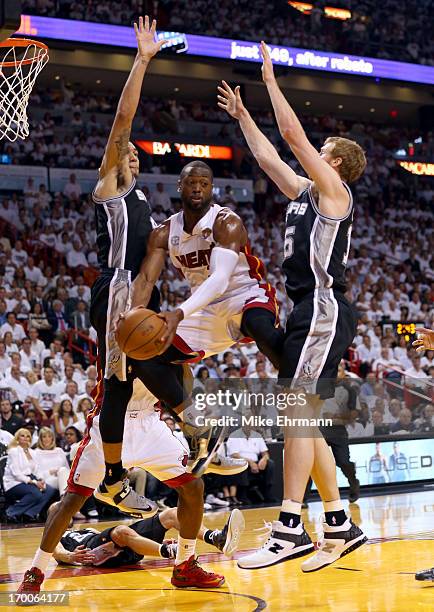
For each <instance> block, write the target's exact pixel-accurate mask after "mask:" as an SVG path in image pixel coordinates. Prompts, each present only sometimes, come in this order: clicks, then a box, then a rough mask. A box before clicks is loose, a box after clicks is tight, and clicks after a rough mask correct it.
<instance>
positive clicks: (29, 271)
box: [24, 257, 44, 285]
mask: <svg viewBox="0 0 434 612" xmlns="http://www.w3.org/2000/svg"><path fill="white" fill-rule="evenodd" d="M24 274H25V275H26V278H27V279H28V280H29V281H31V282H32V283H34V284H36V285H38V284H41V283H43V281H44V275H43V274H42V272H41V270H40V269H39V268H37V267H36V266H35V260H34V259H33V257H29V258H28V260H27V265H26V266H25V267H24Z"/></svg>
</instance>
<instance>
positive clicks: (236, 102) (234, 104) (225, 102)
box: [217, 81, 245, 119]
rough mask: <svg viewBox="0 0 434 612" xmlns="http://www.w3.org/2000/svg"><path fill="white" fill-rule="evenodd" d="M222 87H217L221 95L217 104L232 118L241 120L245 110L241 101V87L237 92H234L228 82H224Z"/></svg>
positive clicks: (237, 87) (236, 88)
mask: <svg viewBox="0 0 434 612" xmlns="http://www.w3.org/2000/svg"><path fill="white" fill-rule="evenodd" d="M222 85H223V87H220V85H219V86H218V87H217V89H218V90H219V92H220V95H217V99H218V102H217V104H218V106H220V108H222V109H223V110H225V111H226V112H227V113H228V114H229V115H230V116H231V117H233V118H234V119H239V118H240V117H241V114H242V112H243V111H244V110H245V109H244V104H243V101H242V100H241V94H240V86H239V85H237V86H236V87H235V90H233V89H231V88H230V87H229V85H228V84H227V83H226V81H222Z"/></svg>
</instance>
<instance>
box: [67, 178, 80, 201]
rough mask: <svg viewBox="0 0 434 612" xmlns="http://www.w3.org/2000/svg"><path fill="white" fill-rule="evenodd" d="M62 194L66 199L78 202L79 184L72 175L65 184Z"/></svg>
mask: <svg viewBox="0 0 434 612" xmlns="http://www.w3.org/2000/svg"><path fill="white" fill-rule="evenodd" d="M63 193H64V194H65V195H66V197H67V198H72V199H74V200H78V199H79V197H80V196H81V194H82V189H81V185H80V183H78V182H77V176H76V175H75V174H74V173H73V174H70V175H69V181H68V182H67V183H66V185H65V187H64V189H63Z"/></svg>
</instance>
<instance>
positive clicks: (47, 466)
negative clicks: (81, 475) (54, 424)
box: [35, 427, 69, 495]
mask: <svg viewBox="0 0 434 612" xmlns="http://www.w3.org/2000/svg"><path fill="white" fill-rule="evenodd" d="M35 459H36V462H37V464H38V467H39V470H40V473H41V476H42V478H43V479H44V481H45V482H46V483H47V484H48V485H50V486H51V487H53V489H56V491H59V493H60V495H62V493H63V492H64V491H65V489H66V481H67V479H68V474H69V465H68V461H67V460H66V455H65V453H64V452H63V450H62V449H61V448H60V447H59V446H56V440H55V437H54V433H53V431H52V430H51V429H50V428H49V427H41V429H40V430H39V433H38V443H37V447H36V449H35Z"/></svg>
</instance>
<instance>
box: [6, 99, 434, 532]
mask: <svg viewBox="0 0 434 612" xmlns="http://www.w3.org/2000/svg"><path fill="white" fill-rule="evenodd" d="M64 91H65V87H64V88H63V93H61V92H60V94H59V92H57V93H56V92H46V93H45V94H43V93H40V94H39V93H38V94H36V95H38V96H40V100H41V101H44V100H48V101H49V102H50V104H51V105H52V110H50V111H48V112H49V113H51V115H49V114H47V115H46V116H45V117H44V119H43V123H41V125H40V126H39V127H38V128H37V129H36V130H35V132H34V133H32V136H31V138H30V139H28V140H27V141H25V142H24V143H22V144H20V145H8V147H9V148H10V153H11V155H12V156H13V157H14V160H16V161H15V163H20V164H21V163H24V162H25V161H28V159H30V160H31V162H32V164H33V163H35V161H38V159H39V161H40V162H41V163H48V164H49V165H51V166H56V165H58V164H59V161H60V157H59V156H57V157H56V155H55V153H54V150H51V151H50V150H49V147H50V146H52V145H56V146H57V147H58V148H59V147H63V148H65V146H66V153H65V158H68V159H69V157H70V154H72V158H71V159H72V160H73V161H72V162H71V173H70V177H69V180H68V181H67V183H66V184H65V186H64V188H63V190H62V192H58V193H51V192H50V191H48V189H47V186H46V185H44V184H36V183H35V181H34V180H33V179H32V178H29V179H28V181H27V183H26V185H25V187H24V189H23V190H22V191H18V190H17V191H14V192H4V193H3V194H2V196H0V199H1V203H0V227H1V230H2V231H1V238H0V444H1V445H2V446H1V447H0V448H2V449H3V452H6V449H7V447H8V446H9V447H10V450H9V453H10V452H11V451H12V450H13V452H12V457H13V458H14V457H15V459H11V462H8V466H9V467H7V471H6V473H5V478H4V479H3V480H4V486H5V487H9V489H14V492H13V494H12V493H11V494H10V500H11V501H14V502H15V503H13V504H12V505H11V506H10V508H11V510H10V513H9V518H10V519H11V520H15V519H18V518H19V517H21V516H24V517H27V518H37V517H38V515H39V514H40V508H41V507H42V506H44V505H46V503H48V501H50V500H51V499H52V498H53V496H55V495H56V491H57V492H59V491H61V490H62V486H64V482H65V481H64V479H63V480H62V478H63V476H62V474H64V470H67V463H65V461H67V459H68V456H69V453H70V451H71V447H73V445H74V444H75V443H77V442H78V441H79V440H80V439H81V437H82V435H83V432H84V429H85V418H86V415H87V414H88V412H89V410H90V409H91V407H92V400H91V397H90V394H91V391H92V389H93V388H94V386H95V384H96V376H97V372H96V368H95V366H94V356H95V349H94V340H95V334H94V332H93V330H92V329H91V328H90V321H89V300H90V284H91V283H92V280H93V278H95V275H96V273H97V271H96V267H97V254H96V250H95V224H94V210H93V204H92V201H91V196H90V195H89V194H88V193H86V192H85V190H84V189H83V187H82V185H81V184H80V180H79V179H78V178H77V176H76V174H75V173H74V168H75V162H76V158H75V157H74V155H77V156H81V155H82V156H83V159H84V160H85V162H83V164H84V167H97V164H98V163H99V161H100V158H101V154H102V151H103V143H104V142H105V134H106V128H107V125H105V126H104V129H103V128H102V127H101V125H99V123H98V121H99V119H98V118H97V117H95V122H94V123H95V125H92V126H91V127H90V128H89V126H88V125H87V123H86V122H83V121H82V119H81V116H80V111H78V110H77V108H79V106H80V105H82V103H83V102H84V99H83V96H74V95H72V96H69V97H68V96H65V95H64ZM44 96H45V98H44ZM62 96H63V97H62ZM55 100H57V102H55ZM62 100H63V101H65V100H66V102H65V104H66V105H67V108H68V109H69V110H71V111H72V112H73V113H75V118H76V124H77V125H76V129H77V136H73V137H72V140H71V141H70V142H69V141H67V140H66V139H65V140H64V141H63V142H62V145H60V144H59V143H60V138H59V139H58V141H56V139H57V137H56V130H57V129H59V127H60V126H59V125H58V123H59V122H58V120H57V117H59V116H60V115H61V105H62V103H63V102H62ZM95 100H96V102H95V105H94V103H93V102H92V99H91V98H88V99H87V104H88V106H87V110H88V111H90V112H92V111H94V110H95V112H96V110H98V111H101V110H103V105H105V111H106V112H107V113H108V112H112V111H113V105H112V100H111V99H110V98H109V97H108V96H106V97H105V98H98V99H97V98H95ZM103 103H104V104H103ZM56 104H59V105H60V107H59V108H58V107H57V106H56ZM156 104H157V103H156ZM169 106H170V108H171V109H172V111H170V112H174V115H173V117H174V118H175V120H176V122H178V121H179V122H180V121H181V120H183V121H184V120H185V122H186V124H188V123H189V122H190V123H192V122H194V121H208V122H211V121H214V122H215V123H218V122H220V121H221V122H222V125H221V131H222V137H224V136H225V137H227V138H230V140H231V142H232V143H233V144H234V146H237V147H239V150H240V151H241V152H242V154H241V155H240V156H238V159H239V160H240V161H239V165H238V166H237V167H233V168H231V169H230V172H229V173H228V177H230V176H238V177H246V178H252V177H253V179H254V201H252V202H250V203H239V202H237V200H236V198H235V196H234V195H233V193H232V191H231V188H230V186H228V187H227V188H226V189H225V190H224V193H223V194H221V195H220V197H219V200H218V201H219V203H220V204H222V205H225V206H228V207H230V208H232V209H233V210H235V211H236V212H238V213H239V214H240V216H241V217H242V218H243V220H244V222H245V225H246V227H247V229H248V233H249V238H250V242H251V244H252V245H254V251H255V254H256V255H258V256H259V257H261V258H262V259H263V261H264V262H265V264H266V267H267V272H268V280H269V281H270V282H271V283H272V284H273V285H274V286H275V287H276V291H277V299H278V302H279V305H280V321H281V324H282V325H285V321H286V319H287V316H288V313H289V312H290V308H291V304H290V303H289V301H288V299H287V297H286V294H285V288H284V277H283V275H282V272H281V269H280V264H281V253H282V252H283V244H282V237H283V234H284V228H283V220H284V210H285V203H286V202H285V198H284V197H282V196H281V195H280V194H279V193H278V192H277V190H276V189H275V187H274V186H273V184H272V183H271V182H270V181H269V180H268V179H267V178H266V177H265V176H264V175H263V174H262V173H261V172H260V171H258V168H257V166H256V163H255V161H254V160H253V158H252V157H251V155H250V154H249V152H248V151H247V150H246V148H245V144H244V141H243V138H242V135H241V134H240V132H239V130H238V128H237V127H236V126H235V125H234V124H232V123H228V121H227V119H226V118H224V117H223V116H222V115H221V114H219V112H218V111H215V110H213V109H209V108H206V107H202V106H200V105H198V104H196V105H194V104H191V105H188V104H183V105H177V104H176V103H169ZM146 108H147V107H146ZM156 108H157V106H156V107H155V109H156ZM155 109H154V111H153V112H155ZM175 109H176V110H175ZM63 110H64V109H63ZM166 110H167V109H166ZM169 110H170V109H169ZM158 112H163V111H162V110H161V109H160V110H158ZM164 112H166V111H164ZM210 113H214V115H211V117H212V118H211V119H210ZM255 117H256V118H257V120H258V123H259V124H260V126H261V128H262V129H264V130H265V131H266V132H267V134H268V135H269V136H270V137H271V138H272V140H273V141H274V142H275V143H276V146H277V147H278V148H279V151H280V152H281V154H282V156H283V157H284V159H285V160H286V161H287V162H288V163H289V164H290V165H291V166H292V167H293V168H294V169H295V170H297V171H299V170H300V169H299V167H298V166H297V164H296V163H294V160H293V159H291V157H290V156H289V153H288V151H287V150H286V149H285V148H283V147H282V146H281V145H280V144H279V143H278V139H277V137H276V131H275V130H274V127H273V120H272V118H271V117H270V115H269V114H268V113H264V112H257V113H256V114H255ZM108 120H109V119H107V121H108ZM110 120H111V117H110ZM166 123H167V122H166ZM304 123H305V126H306V130H307V132H308V133H309V135H313V139H314V142H315V144H319V143H320V142H321V141H322V139H323V138H324V137H326V136H328V135H330V134H339V135H342V136H347V137H349V138H353V139H356V140H357V141H358V142H360V143H361V144H362V145H363V146H364V148H365V149H366V152H367V158H368V167H367V170H366V173H365V175H364V177H363V178H362V179H361V180H360V181H359V182H358V183H357V184H356V185H355V186H354V189H353V192H354V198H355V202H356V219H355V223H354V227H353V237H352V248H351V250H350V252H349V256H348V296H349V298H350V299H352V300H353V301H354V302H355V303H356V305H357V307H358V309H359V312H360V322H359V329H358V335H357V337H356V338H355V340H354V344H353V347H352V350H351V352H350V354H349V355H347V359H348V363H347V368H346V372H347V373H346V375H345V376H346V377H347V378H348V379H349V384H351V385H352V387H353V389H355V391H356V396H357V399H356V401H355V402H354V403H353V404H352V405H351V406H348V418H347V420H348V425H347V429H348V432H349V435H350V436H351V437H357V436H363V437H365V436H367V437H372V436H374V435H387V434H389V433H395V434H396V433H399V434H402V433H430V432H431V433H432V432H433V430H434V406H433V403H432V398H433V386H432V381H433V374H434V362H433V358H434V354H433V351H427V352H426V353H425V354H424V355H422V356H420V355H418V354H416V352H415V350H414V349H413V348H412V347H411V344H410V342H409V341H408V339H406V338H405V336H401V337H398V336H397V335H396V331H395V327H394V323H395V322H397V321H403V322H414V323H418V324H420V325H421V326H426V327H432V326H433V323H434V321H433V313H434V311H433V297H434V274H433V270H434V261H433V256H432V253H433V252H434V234H433V224H432V196H433V189H432V185H430V183H429V182H428V181H429V179H423V178H420V177H414V176H412V175H410V174H409V173H406V172H405V171H404V170H402V169H400V168H399V167H398V166H397V164H396V160H395V159H394V158H393V151H395V150H396V149H397V148H398V147H399V145H400V143H401V141H402V139H404V140H405V138H406V137H407V136H408V131H406V130H405V129H400V130H398V129H396V128H394V127H384V126H383V127H379V126H376V125H375V124H373V123H364V124H361V123H359V122H354V121H353V122H351V121H343V120H340V119H336V118H335V117H333V116H325V117H312V116H309V117H305V121H304ZM149 125H150V129H151V130H152V129H153V128H152V123H151V122H150V124H149ZM73 129H75V127H74V128H73ZM74 138H76V139H77V140H74ZM89 138H90V139H93V144H92V146H95V150H94V151H93V153H92V154H90V152H89V151H86V150H85V149H83V150H77V147H78V148H79V147H80V146H81V145H82V142H86V146H87V144H91V141H90V140H88V139H89ZM86 139H87V140H86ZM69 146H70V147H71V149H69V148H68V147H69ZM422 146H423V147H424V151H425V153H426V154H428V155H432V153H433V147H434V141H433V137H432V134H424V135H423V144H422ZM45 149H47V151H45ZM22 151H24V153H25V155H28V156H29V157H28V158H26V157H21V152H22ZM35 151H36V152H39V153H40V157H39V158H38V155H35ZM60 154H62V155H63V153H62V151H61V150H60ZM47 155H48V156H49V157H47ZM89 155H90V157H91V158H92V160H93V162H92V164H90V163H89V159H90V157H89ZM150 159H151V161H152V163H154V162H153V160H152V158H151V157H150ZM185 161H186V160H178V163H179V166H178V168H177V170H176V172H179V170H180V169H181V165H182V163H183V162H185ZM78 166H79V164H78ZM159 169H160V171H161V173H162V175H164V173H165V171H166V168H165V167H164V165H163V166H160V168H159ZM162 179H163V176H162ZM140 187H141V188H142V189H143V191H144V192H145V193H146V194H147V196H148V198H149V200H150V203H151V206H152V209H153V215H154V217H155V220H156V221H157V222H162V221H163V220H164V219H165V218H167V216H168V215H170V214H171V213H173V212H175V211H177V210H179V208H180V202H179V201H177V200H175V199H171V198H170V197H169V195H168V193H167V192H166V190H165V186H164V182H161V183H159V184H158V185H157V187H156V189H155V190H153V191H152V192H150V190H149V189H148V187H147V185H140ZM265 219H266V221H264V220H265ZM159 288H160V291H161V296H162V309H163V310H164V309H169V310H171V309H174V308H176V307H177V305H178V304H179V303H180V302H182V301H183V300H184V299H185V298H186V297H187V296H188V287H187V286H186V284H185V281H184V280H183V279H182V278H180V277H179V276H178V275H177V273H176V272H175V270H174V269H173V268H172V267H171V266H169V265H168V266H167V267H166V268H165V270H164V271H163V273H162V275H161V278H160V281H159ZM276 375H277V373H276V372H275V371H274V370H273V368H272V366H271V364H270V363H269V362H268V361H267V360H266V359H265V357H264V356H263V355H262V354H261V353H260V352H258V351H257V348H256V346H255V345H245V346H241V345H239V346H236V347H235V348H234V349H233V350H232V351H228V352H227V353H226V354H224V355H219V356H217V357H215V358H209V359H206V360H205V361H204V362H203V363H200V364H199V365H198V366H197V367H196V369H195V376H196V387H197V388H199V389H202V390H205V391H207V390H209V389H210V388H213V385H214V386H215V384H216V381H217V382H218V381H219V380H223V381H224V380H225V379H239V378H240V377H247V378H248V379H259V380H261V381H266V382H267V381H268V382H270V381H272V380H273V379H274V378H275V377H276ZM404 382H405V385H406V389H405V390H403V389H402V387H401V385H402V384H403V383H404ZM426 398H428V399H426ZM429 398H431V402H430V401H429ZM336 403H339V402H337V400H336V402H335V404H336ZM334 407H335V406H330V405H329V406H328V408H327V409H328V410H329V411H331V412H333V410H334ZM169 421H170V420H169ZM169 421H168V425H171V423H170V422H169ZM173 426H174V424H173ZM47 428H48V431H49V432H51V433H50V434H48V432H47ZM7 434H9V435H7ZM29 434H30V437H29ZM256 434H258V432H256V433H254V434H252V435H250V432H244V433H242V434H240V435H239V436H235V437H234V439H233V440H232V441H231V443H230V444H229V445H228V447H227V452H229V453H230V454H240V455H241V456H244V455H243V453H245V456H246V458H247V459H248V460H249V471H248V473H247V474H246V475H244V476H243V477H242V478H240V479H238V480H236V482H235V481H232V482H231V481H230V480H229V481H227V482H225V483H221V482H220V483H217V485H216V484H215V483H214V485H210V487H211V488H208V496H207V500H208V502H207V503H211V504H217V503H219V502H217V501H216V500H220V505H222V501H223V502H224V503H237V500H239V498H240V497H241V501H242V500H243V497H244V500H247V499H248V495H249V492H250V493H251V492H252V491H254V496H256V499H261V496H262V498H263V499H265V500H268V501H269V500H270V498H271V493H270V482H271V481H272V474H273V464H272V461H271V459H270V458H269V456H268V452H267V447H266V443H267V442H268V441H269V440H270V439H275V438H276V436H278V435H279V433H278V432H276V431H266V432H263V437H265V438H266V440H265V441H264V440H263V439H262V438H261V440H262V441H259V440H258V439H256V438H257V435H256ZM258 435H259V436H261V434H258ZM44 436H45V438H44ZM253 438H254V440H253V442H251V439H253ZM244 439H245V440H247V442H242V443H240V440H244ZM43 440H46V442H44V441H43ZM53 440H54V447H53ZM44 445H45V446H44ZM47 445H48V446H47ZM34 446H36V448H35V450H33V449H32V447H34ZM38 449H39V450H40V451H41V452H36V451H37V450H38ZM59 449H60V450H59ZM52 451H53V452H52ZM54 451H55V452H54ZM45 452H47V453H48V452H50V453H51V452H52V455H53V457H54V455H56V459H55V461H54V459H53V464H52V466H51V467H49V466H50V462H47V461H46V458H47V457H48V455H43V458H42V459H41V457H40V455H41V453H45ZM65 453H66V455H65ZM65 456H66V457H67V458H66V459H65ZM50 457H51V455H50ZM15 460H16V461H15ZM17 466H21V467H17ZM23 466H26V470H24V471H23ZM47 466H48V467H47ZM27 468H28V469H27ZM62 468H64V470H63V471H62ZM47 470H48V471H47ZM53 470H54V472H55V473H54V472H53ZM51 472H53V473H51ZM20 474H21V477H19V475H20ZM59 474H60V476H59ZM33 477H35V478H33ZM56 479H57V480H56ZM246 479H247V480H246ZM38 483H39V484H38ZM41 483H43V484H41ZM62 483H63V484H62ZM147 486H148V487H150V490H153V489H152V486H154V494H155V496H156V497H161V496H164V492H163V493H162V492H161V490H159V489H158V487H157V488H156V489H155V483H154V485H152V481H151V479H149V482H148V483H147ZM213 486H214V489H213V488H212V487H213ZM16 487H18V489H17V488H16ZM29 487H30V488H29ZM215 487H217V488H215ZM219 492H220V493H221V494H222V495H223V497H225V498H227V499H226V500H225V499H223V500H221V498H220V497H218V495H217V494H218V493H219ZM23 500H24V501H23ZM29 504H30V506H29ZM40 504H42V506H40ZM94 511H95V509H94V508H92V507H91V508H90V509H89V512H94Z"/></svg>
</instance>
